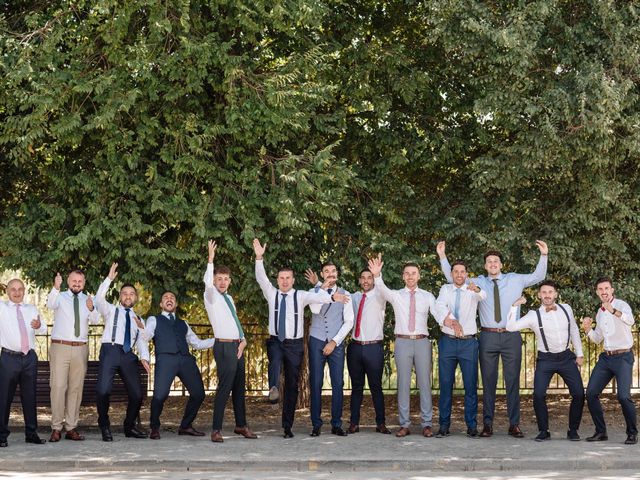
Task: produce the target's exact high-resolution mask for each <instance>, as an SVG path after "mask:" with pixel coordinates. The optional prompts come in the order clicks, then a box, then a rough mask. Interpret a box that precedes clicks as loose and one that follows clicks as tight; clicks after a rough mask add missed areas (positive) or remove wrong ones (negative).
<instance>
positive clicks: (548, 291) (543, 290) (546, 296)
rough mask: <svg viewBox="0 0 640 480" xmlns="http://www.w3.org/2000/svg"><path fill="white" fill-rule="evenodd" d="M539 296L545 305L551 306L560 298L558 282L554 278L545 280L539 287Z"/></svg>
mask: <svg viewBox="0 0 640 480" xmlns="http://www.w3.org/2000/svg"><path fill="white" fill-rule="evenodd" d="M538 298H539V299H540V301H541V302H542V305H544V306H545V307H550V306H551V305H553V304H554V303H556V300H557V299H558V284H557V283H556V282H554V281H553V280H545V281H544V282H542V283H541V284H540V286H539V287H538Z"/></svg>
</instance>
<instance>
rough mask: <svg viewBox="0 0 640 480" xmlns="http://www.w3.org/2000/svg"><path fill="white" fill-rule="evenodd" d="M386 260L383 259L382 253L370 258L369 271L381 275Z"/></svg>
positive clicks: (376, 275)
mask: <svg viewBox="0 0 640 480" xmlns="http://www.w3.org/2000/svg"><path fill="white" fill-rule="evenodd" d="M383 265H384V262H383V261H382V254H381V253H379V254H378V256H377V257H374V258H372V259H370V260H369V271H370V272H371V273H372V274H373V276H374V277H379V276H380V273H381V272H382V266H383Z"/></svg>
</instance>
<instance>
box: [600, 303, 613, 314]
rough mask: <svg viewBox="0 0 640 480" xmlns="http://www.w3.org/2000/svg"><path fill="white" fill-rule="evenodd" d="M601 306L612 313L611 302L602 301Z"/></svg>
mask: <svg viewBox="0 0 640 480" xmlns="http://www.w3.org/2000/svg"><path fill="white" fill-rule="evenodd" d="M602 308H604V309H605V310H606V311H607V312H609V313H613V311H614V310H615V309H614V308H613V305H611V302H602Z"/></svg>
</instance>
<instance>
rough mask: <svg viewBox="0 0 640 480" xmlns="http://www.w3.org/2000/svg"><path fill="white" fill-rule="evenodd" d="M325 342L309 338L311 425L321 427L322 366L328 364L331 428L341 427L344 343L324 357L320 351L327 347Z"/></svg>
mask: <svg viewBox="0 0 640 480" xmlns="http://www.w3.org/2000/svg"><path fill="white" fill-rule="evenodd" d="M327 343H328V342H326V341H325V340H318V339H317V338H315V337H311V336H310V337H309V384H310V386H311V424H312V425H313V426H314V427H321V426H322V418H321V417H320V415H321V412H322V384H323V383H324V366H325V364H327V363H328V364H329V377H330V378H331V426H332V427H341V426H342V404H343V396H344V393H343V391H344V343H341V344H340V345H338V346H337V347H336V348H335V349H334V350H333V352H331V355H329V356H327V357H325V356H324V355H323V354H322V349H323V348H324V347H325V346H326V345H327Z"/></svg>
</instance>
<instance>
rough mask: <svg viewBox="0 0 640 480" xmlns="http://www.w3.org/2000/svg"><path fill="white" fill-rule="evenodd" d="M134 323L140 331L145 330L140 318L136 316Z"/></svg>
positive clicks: (134, 316)
mask: <svg viewBox="0 0 640 480" xmlns="http://www.w3.org/2000/svg"><path fill="white" fill-rule="evenodd" d="M133 321H134V322H136V326H137V327H138V329H139V330H144V323H142V320H140V318H139V317H138V316H137V315H135V314H134V315H133Z"/></svg>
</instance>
